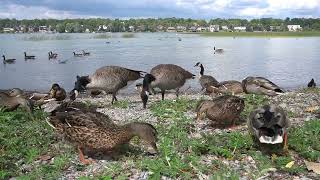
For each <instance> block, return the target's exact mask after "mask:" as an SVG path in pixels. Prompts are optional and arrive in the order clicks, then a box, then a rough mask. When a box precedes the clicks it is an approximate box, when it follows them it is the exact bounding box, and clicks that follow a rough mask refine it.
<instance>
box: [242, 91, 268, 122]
mask: <svg viewBox="0 0 320 180" xmlns="http://www.w3.org/2000/svg"><path fill="white" fill-rule="evenodd" d="M244 102H245V108H244V110H243V111H242V113H241V117H243V118H245V119H246V118H247V117H248V116H249V115H250V112H252V111H254V110H255V109H256V108H257V107H259V106H262V105H266V104H268V103H269V99H268V97H267V96H265V95H256V94H246V95H245V96H244Z"/></svg>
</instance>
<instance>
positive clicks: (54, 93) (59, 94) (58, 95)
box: [49, 83, 67, 101]
mask: <svg viewBox="0 0 320 180" xmlns="http://www.w3.org/2000/svg"><path fill="white" fill-rule="evenodd" d="M49 94H50V97H51V98H55V99H56V100H57V101H63V100H64V99H65V98H66V97H67V94H66V91H65V90H64V89H63V88H61V87H60V86H59V84H56V83H55V84H53V85H52V87H51V89H50V91H49Z"/></svg>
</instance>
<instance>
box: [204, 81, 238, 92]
mask: <svg viewBox="0 0 320 180" xmlns="http://www.w3.org/2000/svg"><path fill="white" fill-rule="evenodd" d="M206 92H207V93H210V94H211V93H221V94H232V95H234V94H240V93H243V88H242V84H241V82H239V81H234V80H230V81H222V82H220V83H218V85H217V86H209V87H207V89H206Z"/></svg>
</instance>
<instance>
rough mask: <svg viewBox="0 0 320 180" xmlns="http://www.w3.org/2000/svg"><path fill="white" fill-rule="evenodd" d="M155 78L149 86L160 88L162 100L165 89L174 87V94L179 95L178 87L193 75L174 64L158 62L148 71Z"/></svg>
mask: <svg viewBox="0 0 320 180" xmlns="http://www.w3.org/2000/svg"><path fill="white" fill-rule="evenodd" d="M150 74H152V75H153V76H154V77H155V78H156V80H155V81H153V82H152V83H151V84H150V88H152V89H153V88H156V87H157V88H159V89H160V90H161V95H162V100H164V94H165V91H166V90H170V89H175V90H176V96H177V97H178V96H179V89H180V88H181V87H182V86H183V85H184V84H185V82H186V81H187V80H188V79H193V78H194V77H195V75H193V74H192V73H190V72H189V71H187V70H185V69H183V68H182V67H180V66H177V65H174V64H159V65H157V66H155V67H153V68H152V69H151V71H150Z"/></svg>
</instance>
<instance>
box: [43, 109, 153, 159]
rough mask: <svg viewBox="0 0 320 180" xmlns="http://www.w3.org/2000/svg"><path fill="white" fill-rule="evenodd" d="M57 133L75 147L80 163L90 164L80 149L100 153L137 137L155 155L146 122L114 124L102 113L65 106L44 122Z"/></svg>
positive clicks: (148, 126) (149, 129) (151, 133)
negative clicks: (150, 148) (151, 149)
mask: <svg viewBox="0 0 320 180" xmlns="http://www.w3.org/2000/svg"><path fill="white" fill-rule="evenodd" d="M47 122H48V123H49V124H50V126H52V127H53V128H54V129H55V130H56V131H57V132H58V133H59V134H62V135H64V136H65V137H66V139H67V140H69V141H70V142H71V143H72V144H74V145H75V146H77V147H78V151H79V158H80V161H81V162H82V163H83V164H90V163H93V162H94V161H93V160H89V159H85V158H84V154H83V148H86V149H89V150H96V151H101V152H108V151H109V152H110V151H112V150H113V151H115V150H117V149H116V148H117V147H119V145H122V144H125V143H128V142H129V141H130V140H131V139H132V138H133V137H135V136H138V137H140V138H141V139H142V140H143V141H145V142H146V143H148V145H149V146H151V147H152V148H153V151H152V152H150V153H152V154H154V153H157V152H158V150H157V145H156V141H157V130H156V129H155V128H154V127H153V126H152V125H151V124H148V123H143V122H131V123H127V124H125V125H116V124H114V123H113V122H112V120H111V119H110V118H109V117H108V116H107V115H104V114H102V113H99V112H96V111H92V110H90V109H85V110H83V109H82V108H81V107H80V108H79V107H77V106H76V107H75V108H73V107H72V104H71V107H68V108H66V109H63V108H62V109H60V110H59V111H56V112H54V113H53V114H52V115H51V116H50V117H49V121H47Z"/></svg>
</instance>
